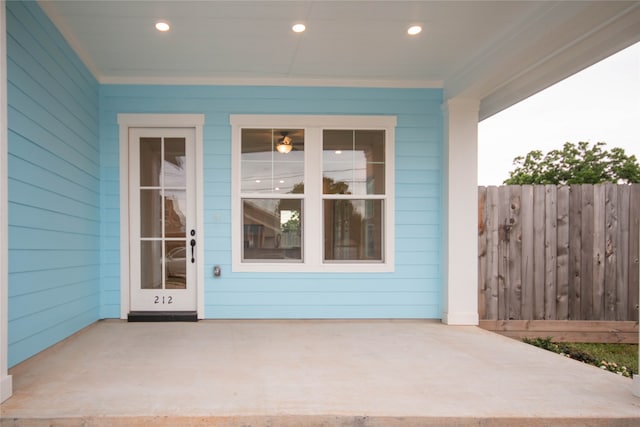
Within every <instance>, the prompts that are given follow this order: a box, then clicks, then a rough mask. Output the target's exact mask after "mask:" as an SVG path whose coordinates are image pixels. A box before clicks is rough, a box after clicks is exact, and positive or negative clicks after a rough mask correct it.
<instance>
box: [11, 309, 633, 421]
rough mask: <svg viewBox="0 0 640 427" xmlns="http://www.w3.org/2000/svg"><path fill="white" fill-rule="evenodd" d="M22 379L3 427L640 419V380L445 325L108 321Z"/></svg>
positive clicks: (23, 370) (18, 375) (38, 362)
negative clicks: (638, 388) (635, 391)
mask: <svg viewBox="0 0 640 427" xmlns="http://www.w3.org/2000/svg"><path fill="white" fill-rule="evenodd" d="M10 374H12V375H13V381H14V395H13V397H12V398H10V399H9V400H7V401H6V402H4V403H3V404H2V405H1V406H0V411H1V418H0V420H1V424H2V426H3V427H9V426H45V425H46V426H49V425H56V426H58V425H59V426H107V425H108V426H114V425H121V426H125V425H126V426H165V425H167V426H169V425H171V426H205V425H206V426H217V425H219V426H333V425H336V426H352V425H353V426H441V425H455V426H467V425H473V426H493V425H496V426H518V425H526V426H532V425H533V426H578V425H581V426H582V425H587V426H595V425H613V426H636V427H637V426H638V425H640V398H638V397H634V396H633V395H632V394H631V392H630V387H631V380H629V379H628V378H623V377H620V376H617V375H615V374H612V373H610V372H605V371H602V370H600V369H598V368H596V367H592V366H587V365H584V364H581V363H579V362H576V361H573V360H569V359H566V358H564V357H562V356H559V355H556V354H552V353H549V352H546V351H544V350H540V349H537V348H535V347H532V346H529V345H526V344H523V343H520V342H518V341H515V340H512V339H509V338H505V337H502V336H499V335H495V334H492V333H490V332H487V331H484V330H481V329H479V328H476V327H465V326H446V325H443V324H441V323H439V322H436V321H420V320H415V321H414V320H406V321H405V320H366V321H336V320H299V321H297V320H296V321H272V320H266V321H265V320H255V321H248V320H239V321H226V320H225V321H218V320H216V321H200V322H198V323H126V322H124V321H119V320H107V321H100V322H98V323H96V324H94V325H92V326H89V327H88V328H86V329H84V330H82V331H80V332H79V333H77V334H75V335H74V336H72V337H70V338H69V339H67V340H65V341H63V342H61V343H59V344H57V345H55V346H53V347H52V348H50V349H48V350H46V351H44V352H42V353H40V354H38V355H36V356H35V357H33V358H31V359H29V360H27V361H25V362H23V363H21V364H19V365H17V366H15V367H14V368H12V369H11V370H10Z"/></svg>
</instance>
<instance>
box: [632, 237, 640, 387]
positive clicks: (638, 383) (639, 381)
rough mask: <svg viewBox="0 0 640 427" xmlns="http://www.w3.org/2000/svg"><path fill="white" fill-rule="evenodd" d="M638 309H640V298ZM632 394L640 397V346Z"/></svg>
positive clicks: (639, 240) (639, 347)
mask: <svg viewBox="0 0 640 427" xmlns="http://www.w3.org/2000/svg"><path fill="white" fill-rule="evenodd" d="M638 242H640V233H638ZM638 270H639V271H640V263H638ZM638 288H640V280H638ZM638 294H639V295H640V292H638ZM638 307H640V296H639V297H638ZM638 343H640V330H638ZM631 393H633V395H634V396H638V397H640V344H639V345H638V375H634V376H633V382H632V383H631Z"/></svg>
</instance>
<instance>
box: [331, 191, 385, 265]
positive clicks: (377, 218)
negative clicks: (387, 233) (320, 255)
mask: <svg viewBox="0 0 640 427" xmlns="http://www.w3.org/2000/svg"><path fill="white" fill-rule="evenodd" d="M323 214H324V259H325V261H383V259H382V247H383V242H382V236H383V229H382V218H383V203H382V200H325V201H324V212H323Z"/></svg>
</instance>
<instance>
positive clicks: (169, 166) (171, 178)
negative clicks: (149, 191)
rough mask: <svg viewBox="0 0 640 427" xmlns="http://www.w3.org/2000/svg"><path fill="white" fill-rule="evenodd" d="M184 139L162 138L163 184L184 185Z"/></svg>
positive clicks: (185, 182)
mask: <svg viewBox="0 0 640 427" xmlns="http://www.w3.org/2000/svg"><path fill="white" fill-rule="evenodd" d="M185 160H186V154H185V139H184V138H166V139H165V140H164V186H165V187H186V185H187V176H186V173H185V167H184V162H185Z"/></svg>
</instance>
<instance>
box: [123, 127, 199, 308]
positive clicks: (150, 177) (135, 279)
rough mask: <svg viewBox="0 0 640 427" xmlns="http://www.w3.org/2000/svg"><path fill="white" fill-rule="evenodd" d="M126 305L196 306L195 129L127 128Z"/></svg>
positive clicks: (157, 306)
mask: <svg viewBox="0 0 640 427" xmlns="http://www.w3.org/2000/svg"><path fill="white" fill-rule="evenodd" d="M129 178H130V180H129V182H130V183H129V185H130V188H129V221H130V241H129V254H130V262H129V266H130V268H129V272H130V282H129V283H130V286H129V289H130V310H131V311H132V312H133V311H172V312H173V311H196V295H197V292H196V287H197V283H196V271H197V264H198V260H197V259H196V258H197V257H196V254H197V250H196V245H197V242H198V235H197V230H196V212H195V211H196V208H195V206H196V203H195V181H196V178H195V130H194V129H189V128H175V129H172V128H130V129H129Z"/></svg>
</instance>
